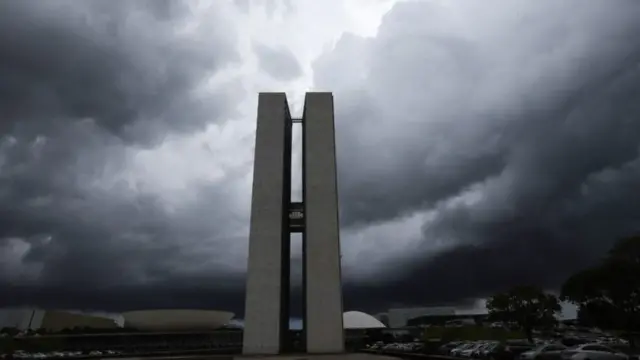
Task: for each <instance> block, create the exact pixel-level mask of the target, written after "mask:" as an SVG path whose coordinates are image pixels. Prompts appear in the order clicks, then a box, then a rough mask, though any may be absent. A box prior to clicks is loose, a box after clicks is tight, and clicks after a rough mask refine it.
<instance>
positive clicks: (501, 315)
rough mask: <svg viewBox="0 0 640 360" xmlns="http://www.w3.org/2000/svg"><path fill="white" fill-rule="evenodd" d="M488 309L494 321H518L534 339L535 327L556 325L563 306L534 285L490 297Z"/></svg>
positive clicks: (528, 336) (528, 337)
mask: <svg viewBox="0 0 640 360" xmlns="http://www.w3.org/2000/svg"><path fill="white" fill-rule="evenodd" d="M487 310H488V311H489V318H490V319H492V321H502V322H513V323H516V324H517V325H518V327H519V328H520V329H522V330H523V331H524V332H525V334H526V335H527V339H529V341H533V329H535V328H540V327H543V328H548V327H551V326H553V325H555V324H556V322H557V320H556V317H555V315H556V314H557V313H559V312H560V310H561V307H560V302H559V301H558V298H557V297H556V296H554V295H551V294H547V293H545V292H544V291H542V290H541V289H539V288H537V287H534V286H518V287H515V288H513V289H511V290H509V291H507V292H505V293H499V294H496V295H494V296H492V297H491V298H489V299H488V300H487Z"/></svg>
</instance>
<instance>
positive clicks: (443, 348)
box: [438, 341, 462, 355]
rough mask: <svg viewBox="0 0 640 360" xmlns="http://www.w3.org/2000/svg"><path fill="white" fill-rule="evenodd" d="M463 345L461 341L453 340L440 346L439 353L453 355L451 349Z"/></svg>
mask: <svg viewBox="0 0 640 360" xmlns="http://www.w3.org/2000/svg"><path fill="white" fill-rule="evenodd" d="M460 345H462V342H461V341H451V342H448V343H446V344H444V345H442V346H440V347H439V348H438V353H439V354H441V355H451V350H453V349H455V348H457V347H458V346H460Z"/></svg>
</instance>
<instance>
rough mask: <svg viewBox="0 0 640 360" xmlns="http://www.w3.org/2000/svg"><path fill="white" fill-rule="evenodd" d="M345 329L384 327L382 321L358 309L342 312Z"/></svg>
mask: <svg viewBox="0 0 640 360" xmlns="http://www.w3.org/2000/svg"><path fill="white" fill-rule="evenodd" d="M342 321H343V324H344V325H343V326H344V328H345V329H379V328H384V327H386V326H384V324H383V323H381V322H380V321H378V319H376V318H374V317H373V316H371V315H369V314H365V313H363V312H360V311H347V312H345V313H344V314H342Z"/></svg>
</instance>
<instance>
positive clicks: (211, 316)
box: [122, 310, 233, 330]
mask: <svg viewBox="0 0 640 360" xmlns="http://www.w3.org/2000/svg"><path fill="white" fill-rule="evenodd" d="M122 316H123V317H124V324H125V326H126V327H132V328H135V329H140V330H209V329H217V328H220V327H222V326H224V325H225V324H227V323H228V322H229V321H230V320H231V318H233V313H231V312H226V311H211V310H140V311H130V312H126V313H123V314H122Z"/></svg>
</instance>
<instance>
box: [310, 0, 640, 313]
mask: <svg viewBox="0 0 640 360" xmlns="http://www.w3.org/2000/svg"><path fill="white" fill-rule="evenodd" d="M492 4H493V5H491V6H489V5H488V4H487V3H486V2H485V3H482V4H481V5H480V4H477V5H473V4H467V3H465V4H464V5H460V4H452V5H451V6H448V7H444V6H440V5H438V4H435V3H418V2H406V3H400V4H398V5H396V6H395V7H394V9H393V10H392V11H391V12H390V13H389V14H387V16H386V17H385V19H384V21H383V23H382V26H381V28H380V29H379V33H378V35H377V37H376V38H375V39H358V38H357V37H354V36H352V35H351V36H344V37H343V38H342V39H341V40H340V41H339V42H338V44H337V45H336V47H335V49H334V50H333V51H332V52H330V53H327V54H325V55H324V56H323V57H321V58H320V59H319V60H318V61H317V62H316V64H315V66H314V70H315V76H316V77H315V80H316V86H317V87H318V88H321V89H330V90H332V91H334V93H335V99H336V111H337V114H336V118H337V119H338V120H337V121H338V124H337V131H338V143H337V146H338V151H339V162H340V189H341V195H342V198H341V199H342V204H341V205H342V220H343V224H344V225H345V226H346V227H355V228H358V227H366V226H368V224H371V223H372V222H385V221H393V220H394V219H399V218H402V217H404V216H408V215H411V214H416V213H420V212H423V213H425V214H428V215H424V220H423V229H422V230H423V239H422V242H421V244H420V245H419V246H418V248H417V249H415V248H412V249H411V252H410V253H409V252H408V253H407V254H406V256H405V260H404V261H402V260H400V262H399V263H398V264H397V265H398V266H397V269H396V270H393V271H392V272H393V274H385V276H384V277H382V278H381V280H380V281H379V284H378V285H376V286H373V285H367V284H370V282H367V283H361V284H359V283H357V282H355V283H354V284H353V287H354V289H358V288H359V289H360V290H359V291H360V294H361V295H362V296H364V294H367V293H368V294H369V295H370V297H371V296H373V294H380V295H379V296H380V297H381V298H382V297H383V295H382V294H383V293H385V292H388V294H389V295H388V297H394V298H399V299H403V301H405V302H407V303H416V304H417V303H429V302H441V301H451V300H455V299H461V298H467V297H468V298H472V297H477V296H483V295H487V294H489V293H491V292H492V291H496V290H500V289H503V288H505V287H506V286H509V285H513V284H516V283H522V282H531V283H537V284H539V285H541V286H547V287H550V288H553V287H557V286H558V284H559V283H560V282H561V281H562V280H563V279H564V277H565V276H566V275H567V274H568V273H570V272H571V271H573V270H575V269H578V268H580V267H582V266H584V265H585V264H589V263H590V262H592V261H594V259H596V258H597V257H598V256H600V254H601V252H602V251H603V249H606V248H607V247H608V246H609V245H610V244H611V242H612V241H613V240H614V239H615V238H617V237H618V236H621V235H625V234H631V233H634V232H637V231H639V230H640V229H639V228H638V226H637V225H636V222H635V220H633V219H634V218H637V216H639V215H640V213H638V212H637V211H638V208H637V206H636V205H635V203H634V200H633V199H635V198H637V190H635V189H632V188H631V187H630V186H629V185H627V186H624V185H621V184H632V183H633V182H634V181H635V179H637V165H635V164H637V162H638V161H640V160H639V154H638V146H639V145H640V123H638V122H637V121H635V120H634V119H637V117H638V116H639V115H640V107H639V106H638V104H640V101H639V100H640V99H639V98H638V94H639V92H638V90H639V89H640V87H639V85H638V84H640V81H638V80H640V79H639V78H638V76H640V67H639V66H638V64H639V63H640V52H639V51H640V42H639V41H638V38H637V34H639V33H640V26H639V25H638V24H639V23H638V21H637V20H638V19H640V5H639V4H637V3H633V2H625V3H621V6H619V7H609V6H607V5H606V4H605V3H603V2H589V3H588V4H585V3H578V2H565V3H562V4H559V3H554V2H550V1H541V2H536V3H535V4H533V3H530V2H524V1H516V2H512V3H509V4H506V3H504V2H500V1H495V2H493V3H492ZM489 8H491V9H500V10H496V11H491V12H488V10H487V9H489ZM513 10H518V11H519V14H521V16H519V17H513V16H510V15H508V14H509V12H510V11H513ZM569 19H570V20H569ZM634 34H635V35H634ZM354 49H358V50H357V51H354ZM347 62H348V64H357V66H356V65H348V64H347ZM343 64H345V65H344V66H343ZM397 236H398V237H402V236H403V234H402V233H399V234H398V235H397ZM390 241H393V240H390ZM441 242H445V243H447V242H448V243H449V244H450V245H451V248H450V250H444V251H443V250H439V252H437V253H434V250H433V248H434V244H436V243H441ZM345 246H349V245H348V244H347V243H345ZM351 250H352V251H353V252H358V249H351ZM378 251H384V250H383V249H380V250H378ZM407 263H408V264H411V265H408V264H407ZM417 279H420V280H419V282H420V285H419V289H417V290H416V286H417V285H416V284H417ZM347 294H349V291H347ZM391 294H392V295H391ZM345 296H348V295H345ZM345 301H346V300H345ZM382 302H384V301H382Z"/></svg>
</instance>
